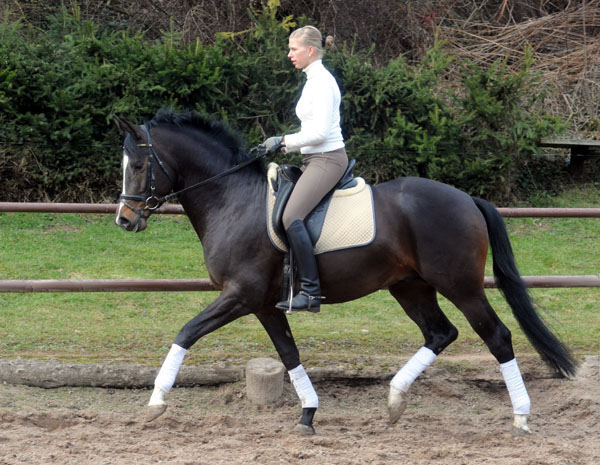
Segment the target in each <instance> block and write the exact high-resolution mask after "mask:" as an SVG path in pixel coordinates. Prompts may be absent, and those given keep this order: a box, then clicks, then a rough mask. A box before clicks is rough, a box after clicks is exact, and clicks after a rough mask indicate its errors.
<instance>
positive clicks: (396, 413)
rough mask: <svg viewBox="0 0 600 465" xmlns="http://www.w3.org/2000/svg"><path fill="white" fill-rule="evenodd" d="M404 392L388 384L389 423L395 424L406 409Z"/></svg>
mask: <svg viewBox="0 0 600 465" xmlns="http://www.w3.org/2000/svg"><path fill="white" fill-rule="evenodd" d="M406 405H407V403H406V393H404V392H402V391H399V390H398V389H396V388H395V387H393V386H390V394H389V396H388V415H389V418H390V424H391V425H393V424H395V423H396V422H397V421H398V420H399V419H400V417H401V416H402V414H403V413H404V410H406Z"/></svg>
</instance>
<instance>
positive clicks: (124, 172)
mask: <svg viewBox="0 0 600 465" xmlns="http://www.w3.org/2000/svg"><path fill="white" fill-rule="evenodd" d="M128 166H129V156H128V155H127V152H125V151H123V192H122V193H123V194H127V189H126V187H125V180H126V179H127V167H128ZM124 205H125V203H124V201H123V200H121V201H120V202H119V211H118V212H117V217H119V216H120V215H121V209H122V208H123V206H124Z"/></svg>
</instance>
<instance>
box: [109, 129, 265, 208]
mask: <svg viewBox="0 0 600 465" xmlns="http://www.w3.org/2000/svg"><path fill="white" fill-rule="evenodd" d="M142 128H144V131H145V132H146V137H147V140H148V141H147V143H145V144H138V147H148V167H147V168H146V186H148V184H150V195H147V194H145V195H135V194H121V195H120V196H119V200H121V201H127V200H135V201H140V202H144V203H145V205H144V208H143V210H148V211H150V212H153V211H155V210H157V209H158V208H160V206H161V205H163V204H164V203H165V202H168V201H169V200H171V199H173V198H175V197H177V196H178V195H179V194H183V193H184V192H188V191H191V190H192V189H196V188H198V187H200V186H203V185H204V184H208V183H210V182H213V181H216V180H217V179H220V178H223V177H225V176H227V175H229V174H231V173H235V172H236V171H238V170H241V169H242V168H245V167H246V166H248V165H250V164H252V163H254V162H255V161H258V160H260V159H261V158H265V157H266V156H267V154H268V153H269V152H268V151H267V150H265V149H264V146H262V145H257V146H256V147H252V148H251V149H250V153H254V152H256V151H258V150H261V152H260V153H258V155H256V156H254V157H252V158H250V159H248V160H245V161H243V162H241V163H238V164H237V165H235V166H232V167H231V168H229V169H227V170H225V171H223V172H221V173H219V174H216V175H214V176H212V177H210V178H208V179H205V180H204V181H200V182H197V183H196V184H192V185H191V186H188V187H185V188H183V189H180V190H178V191H177V192H173V193H171V194H167V195H164V196H162V197H158V196H157V195H156V194H155V192H156V175H155V173H154V160H156V162H157V163H158V165H159V166H160V167H161V169H162V170H163V172H164V173H165V175H166V176H167V177H168V178H169V180H170V181H171V182H173V178H171V175H170V173H169V170H168V169H167V165H166V164H165V163H164V162H163V161H162V160H161V159H160V157H159V156H158V153H156V150H154V146H153V145H152V140H151V138H150V131H149V130H148V128H147V127H146V126H145V125H144V126H142ZM123 148H124V150H125V151H127V148H125V147H123ZM148 181H149V182H148ZM125 205H127V207H128V208H130V209H132V210H134V211H136V212H139V211H140V209H137V208H134V207H132V206H131V205H129V204H128V203H127V202H125Z"/></svg>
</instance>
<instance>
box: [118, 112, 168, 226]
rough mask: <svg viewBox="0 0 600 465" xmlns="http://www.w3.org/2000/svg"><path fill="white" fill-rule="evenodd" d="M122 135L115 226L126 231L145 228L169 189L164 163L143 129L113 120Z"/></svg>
mask: <svg viewBox="0 0 600 465" xmlns="http://www.w3.org/2000/svg"><path fill="white" fill-rule="evenodd" d="M115 122H116V124H117V126H118V127H119V129H120V131H121V134H122V135H123V137H124V139H123V190H122V193H121V196H120V198H119V200H120V203H119V209H118V211H117V216H116V218H115V223H116V224H117V225H118V226H120V227H122V228H123V229H125V230H126V231H133V232H139V231H143V230H144V229H146V220H147V219H148V217H149V216H150V215H151V214H152V212H153V211H154V210H156V209H157V208H158V207H160V205H161V204H162V202H163V199H161V196H164V195H166V194H167V193H169V192H170V191H171V189H172V188H173V183H172V177H171V173H170V170H169V167H168V166H167V164H166V163H165V162H164V161H163V159H161V158H160V156H159V155H158V153H157V151H156V149H155V147H154V146H153V144H152V139H151V138H150V130H149V129H148V128H147V127H146V126H138V125H136V124H133V123H131V122H129V121H126V120H122V119H120V118H116V117H115Z"/></svg>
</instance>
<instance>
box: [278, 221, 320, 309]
mask: <svg viewBox="0 0 600 465" xmlns="http://www.w3.org/2000/svg"><path fill="white" fill-rule="evenodd" d="M286 232H287V238H288V242H289V244H290V248H291V249H292V253H293V256H294V260H295V261H296V264H297V267H298V279H299V281H300V292H298V294H297V295H295V296H294V298H293V299H292V306H291V309H292V310H293V311H296V312H299V311H309V312H313V313H318V312H319V311H320V305H321V284H320V282H319V271H318V269H317V260H316V259H315V255H314V253H313V245H312V242H311V240H310V236H309V235H308V231H307V230H306V225H305V224H304V221H302V220H296V221H294V222H293V223H292V224H291V225H290V227H289V228H288V230H287V231H286ZM276 307H277V308H279V309H281V310H289V309H290V303H289V302H288V301H283V302H279V303H278V304H277V305H276Z"/></svg>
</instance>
